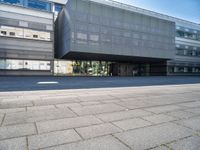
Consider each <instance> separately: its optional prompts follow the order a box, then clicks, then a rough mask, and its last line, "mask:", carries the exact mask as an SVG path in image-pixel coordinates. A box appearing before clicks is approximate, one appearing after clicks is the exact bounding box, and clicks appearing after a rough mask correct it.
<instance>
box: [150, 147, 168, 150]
mask: <svg viewBox="0 0 200 150" xmlns="http://www.w3.org/2000/svg"><path fill="white" fill-rule="evenodd" d="M151 150H171V149H169V148H167V147H166V146H158V147H156V148H153V149H151Z"/></svg>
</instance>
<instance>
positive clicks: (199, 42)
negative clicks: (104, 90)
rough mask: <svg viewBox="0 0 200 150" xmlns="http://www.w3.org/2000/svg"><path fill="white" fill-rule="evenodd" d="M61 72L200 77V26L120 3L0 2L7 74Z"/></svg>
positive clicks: (2, 71) (2, 70)
mask: <svg viewBox="0 0 200 150" xmlns="http://www.w3.org/2000/svg"><path fill="white" fill-rule="evenodd" d="M61 10H62V11H61ZM59 12H60V13H59ZM54 74H55V75H86V76H87V75H93V76H148V75H200V25H199V24H196V23H192V22H189V21H185V20H182V19H178V18H174V17H171V16H167V15H163V14H159V13H156V12H152V11H149V10H144V9H141V8H137V7H134V6H130V5H126V4H122V3H118V2H114V1H112V0H0V75H54Z"/></svg>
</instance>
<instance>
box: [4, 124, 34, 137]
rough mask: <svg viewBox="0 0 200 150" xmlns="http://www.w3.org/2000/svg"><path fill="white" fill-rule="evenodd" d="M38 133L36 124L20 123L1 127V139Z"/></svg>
mask: <svg viewBox="0 0 200 150" xmlns="http://www.w3.org/2000/svg"><path fill="white" fill-rule="evenodd" d="M35 133H36V129H35V126H34V124H30V123H29V124H20V125H14V126H4V127H0V140H2V139H7V138H14V137H19V136H25V135H32V134H35Z"/></svg>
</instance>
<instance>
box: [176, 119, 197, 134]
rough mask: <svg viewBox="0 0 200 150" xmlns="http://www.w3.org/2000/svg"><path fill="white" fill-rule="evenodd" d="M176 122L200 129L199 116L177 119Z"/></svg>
mask: <svg viewBox="0 0 200 150" xmlns="http://www.w3.org/2000/svg"><path fill="white" fill-rule="evenodd" d="M177 123H178V124H181V125H183V126H186V127H189V128H191V129H193V130H198V131H200V116H198V117H193V118H189V119H186V120H181V121H177Z"/></svg>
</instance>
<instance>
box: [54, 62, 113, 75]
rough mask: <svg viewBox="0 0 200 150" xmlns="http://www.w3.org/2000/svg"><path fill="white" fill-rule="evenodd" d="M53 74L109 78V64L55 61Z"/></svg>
mask: <svg viewBox="0 0 200 150" xmlns="http://www.w3.org/2000/svg"><path fill="white" fill-rule="evenodd" d="M54 63H55V64H54V66H55V69H54V70H55V74H61V75H72V76H82V75H83V76H109V64H110V62H105V61H78V60H77V61H55V62H54Z"/></svg>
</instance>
